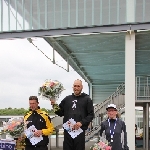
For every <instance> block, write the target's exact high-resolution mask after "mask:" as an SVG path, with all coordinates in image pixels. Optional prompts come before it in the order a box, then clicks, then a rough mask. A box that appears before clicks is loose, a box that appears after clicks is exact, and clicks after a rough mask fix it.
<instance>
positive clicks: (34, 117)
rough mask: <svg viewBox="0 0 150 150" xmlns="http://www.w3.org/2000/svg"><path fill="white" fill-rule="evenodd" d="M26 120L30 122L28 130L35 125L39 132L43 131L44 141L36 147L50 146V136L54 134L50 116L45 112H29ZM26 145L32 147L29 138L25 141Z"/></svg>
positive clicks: (25, 117) (39, 110)
mask: <svg viewBox="0 0 150 150" xmlns="http://www.w3.org/2000/svg"><path fill="white" fill-rule="evenodd" d="M24 120H25V121H28V124H27V128H29V127H30V126H32V125H34V126H35V128H36V129H37V130H42V136H43V140H42V141H40V142H39V143H37V144H36V145H37V146H41V145H48V143H49V138H48V135H50V134H52V133H53V131H54V127H53V124H52V122H51V119H50V117H49V115H48V114H47V113H46V112H45V111H42V110H41V109H37V110H36V111H29V112H28V113H27V114H26V115H25V116H24ZM25 143H26V145H32V144H31V142H30V141H29V139H28V138H26V139H25Z"/></svg>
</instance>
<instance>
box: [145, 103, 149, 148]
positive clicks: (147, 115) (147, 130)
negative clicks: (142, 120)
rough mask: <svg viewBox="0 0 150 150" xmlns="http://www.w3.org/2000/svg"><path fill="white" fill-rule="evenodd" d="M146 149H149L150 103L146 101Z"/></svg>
mask: <svg viewBox="0 0 150 150" xmlns="http://www.w3.org/2000/svg"><path fill="white" fill-rule="evenodd" d="M145 146H146V150H149V103H146V145H145Z"/></svg>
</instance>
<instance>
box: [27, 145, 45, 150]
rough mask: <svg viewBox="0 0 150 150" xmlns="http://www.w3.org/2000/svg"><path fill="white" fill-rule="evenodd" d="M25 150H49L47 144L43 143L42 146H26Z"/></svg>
mask: <svg viewBox="0 0 150 150" xmlns="http://www.w3.org/2000/svg"><path fill="white" fill-rule="evenodd" d="M25 150H48V147H47V145H41V146H34V145H33V146H28V145H26V146H25Z"/></svg>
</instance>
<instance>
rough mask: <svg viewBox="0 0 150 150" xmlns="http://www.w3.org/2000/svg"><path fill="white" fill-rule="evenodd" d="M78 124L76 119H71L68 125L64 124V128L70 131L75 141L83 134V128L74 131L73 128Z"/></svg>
mask: <svg viewBox="0 0 150 150" xmlns="http://www.w3.org/2000/svg"><path fill="white" fill-rule="evenodd" d="M75 124H76V122H75V121H74V119H72V118H71V119H69V120H68V121H67V122H66V123H64V124H63V128H64V129H65V130H67V131H68V133H69V134H70V135H71V137H72V138H73V139H74V138H76V137H77V136H78V135H79V134H80V133H82V132H83V130H82V129H81V128H79V129H78V130H74V129H73V126H74V125H75Z"/></svg>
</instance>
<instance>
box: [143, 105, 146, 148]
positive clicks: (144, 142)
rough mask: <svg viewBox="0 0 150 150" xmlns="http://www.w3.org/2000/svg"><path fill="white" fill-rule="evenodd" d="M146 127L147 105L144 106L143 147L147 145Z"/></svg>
mask: <svg viewBox="0 0 150 150" xmlns="http://www.w3.org/2000/svg"><path fill="white" fill-rule="evenodd" d="M145 129H146V107H145V105H144V106H143V149H145V147H146V141H145V137H146V136H145V133H146V131H145Z"/></svg>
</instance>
